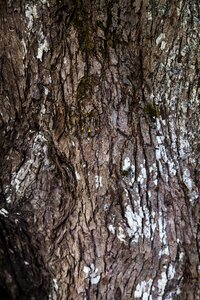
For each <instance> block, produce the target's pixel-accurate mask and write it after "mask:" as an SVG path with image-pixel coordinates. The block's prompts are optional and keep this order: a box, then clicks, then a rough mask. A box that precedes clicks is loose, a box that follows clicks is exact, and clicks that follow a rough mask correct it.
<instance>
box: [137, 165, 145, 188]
mask: <svg viewBox="0 0 200 300" xmlns="http://www.w3.org/2000/svg"><path fill="white" fill-rule="evenodd" d="M146 180H147V171H146V167H145V165H143V164H140V173H139V176H138V178H137V182H139V183H140V185H141V187H142V188H143V190H146Z"/></svg>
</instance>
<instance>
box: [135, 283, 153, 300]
mask: <svg viewBox="0 0 200 300" xmlns="http://www.w3.org/2000/svg"><path fill="white" fill-rule="evenodd" d="M152 283H153V280H152V279H149V280H148V281H142V282H140V283H138V284H137V286H136V290H135V293H134V297H135V298H136V299H137V298H140V299H142V300H149V299H151V295H150V293H151V286H152Z"/></svg>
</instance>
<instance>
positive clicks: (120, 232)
mask: <svg viewBox="0 0 200 300" xmlns="http://www.w3.org/2000/svg"><path fill="white" fill-rule="evenodd" d="M117 238H118V239H119V240H120V241H121V242H124V243H125V242H126V234H125V232H124V229H123V228H122V226H121V225H120V226H119V227H118V229H117Z"/></svg>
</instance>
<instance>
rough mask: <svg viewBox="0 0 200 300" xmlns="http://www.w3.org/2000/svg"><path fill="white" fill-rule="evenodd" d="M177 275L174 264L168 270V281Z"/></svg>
mask: <svg viewBox="0 0 200 300" xmlns="http://www.w3.org/2000/svg"><path fill="white" fill-rule="evenodd" d="M175 274H176V269H175V266H173V265H172V264H170V266H169V268H168V271H167V277H168V279H170V280H171V279H173V278H174V276H175Z"/></svg>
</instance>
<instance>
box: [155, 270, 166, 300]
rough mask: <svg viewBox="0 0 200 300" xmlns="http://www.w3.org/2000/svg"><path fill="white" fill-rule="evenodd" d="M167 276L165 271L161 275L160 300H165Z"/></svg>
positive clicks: (159, 283) (159, 285)
mask: <svg viewBox="0 0 200 300" xmlns="http://www.w3.org/2000/svg"><path fill="white" fill-rule="evenodd" d="M167 281H168V279H167V274H166V272H165V271H163V272H162V273H161V278H160V279H159V280H158V295H159V296H158V298H157V299H158V300H162V299H163V295H164V291H165V287H166V284H167Z"/></svg>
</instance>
